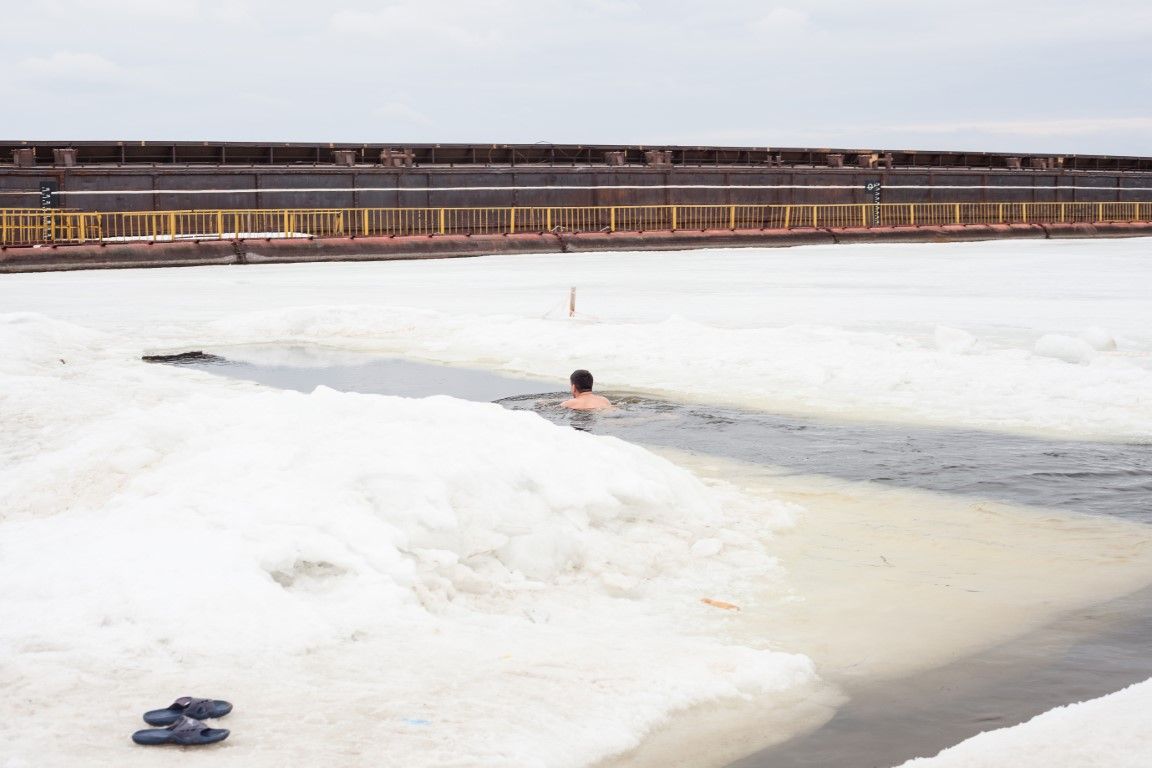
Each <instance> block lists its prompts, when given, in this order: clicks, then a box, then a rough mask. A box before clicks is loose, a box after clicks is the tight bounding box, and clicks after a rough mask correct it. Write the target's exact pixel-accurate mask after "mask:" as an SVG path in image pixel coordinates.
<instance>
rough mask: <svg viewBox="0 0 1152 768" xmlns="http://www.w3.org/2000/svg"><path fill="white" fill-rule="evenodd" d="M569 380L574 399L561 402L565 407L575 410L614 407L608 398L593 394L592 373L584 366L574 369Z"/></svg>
mask: <svg viewBox="0 0 1152 768" xmlns="http://www.w3.org/2000/svg"><path fill="white" fill-rule="evenodd" d="M568 381H569V383H571V384H572V399H571V400H565V401H564V402H563V403H561V405H563V406H564V407H565V408H571V409H572V410H574V411H598V410H601V409H603V408H611V407H612V403H610V402H608V398H606V397H601V396H600V395H594V394H592V374H590V373H589V372H588V371H585V370H584V369H583V368H581V369H580V370H578V371H572V375H571V376H569V377H568Z"/></svg>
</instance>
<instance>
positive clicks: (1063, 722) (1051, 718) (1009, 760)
mask: <svg viewBox="0 0 1152 768" xmlns="http://www.w3.org/2000/svg"><path fill="white" fill-rule="evenodd" d="M1150 709H1152V680H1149V681H1147V682H1144V683H1140V684H1138V685H1133V686H1131V687H1129V688H1126V689H1124V690H1123V691H1117V692H1116V693H1113V694H1111V695H1108V696H1104V697H1102V698H1099V699H1093V700H1092V701H1086V702H1081V703H1078V704H1071V705H1068V706H1065V707H1058V708H1056V709H1053V710H1050V711H1048V712H1045V713H1044V714H1042V715H1038V716H1036V717H1034V718H1033V719H1032V720H1029V721H1028V722H1027V723H1023V724H1021V725H1017V726H1015V727H1013V728H1003V729H1000V730H997V731H988V732H985V733H982V734H980V735H979V736H974V737H972V738H971V739H968V740H967V741H965V742H963V743H961V744H958V745H956V746H955V747H951V748H950V749H946V750H944V751H943V752H941V753H940V754H939V755H937V756H936V757H931V758H920V759H918V760H909V761H908V762H906V763H904V764H903V766H901V768H1003V767H1004V766H1012V768H1052V767H1053V766H1068V768H1072V767H1073V766H1074V767H1075V768H1147V766H1148V765H1149V764H1150V763H1152V728H1149V727H1148V712H1149V710H1150Z"/></svg>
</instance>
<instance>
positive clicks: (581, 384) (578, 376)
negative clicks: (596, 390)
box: [568, 368, 592, 392]
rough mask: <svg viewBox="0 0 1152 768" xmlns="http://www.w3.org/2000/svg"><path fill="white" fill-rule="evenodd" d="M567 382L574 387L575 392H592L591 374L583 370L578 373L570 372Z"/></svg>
mask: <svg viewBox="0 0 1152 768" xmlns="http://www.w3.org/2000/svg"><path fill="white" fill-rule="evenodd" d="M568 381H570V382H572V386H574V387H576V391H577V392H591V391H592V374H591V373H589V372H588V371H586V370H584V369H583V368H581V369H580V370H578V371H572V375H571V376H569V377H568Z"/></svg>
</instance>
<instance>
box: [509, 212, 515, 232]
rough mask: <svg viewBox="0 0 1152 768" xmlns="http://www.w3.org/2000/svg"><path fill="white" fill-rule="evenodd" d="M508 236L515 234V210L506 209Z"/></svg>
mask: <svg viewBox="0 0 1152 768" xmlns="http://www.w3.org/2000/svg"><path fill="white" fill-rule="evenodd" d="M508 234H510V235H514V234H516V209H515V208H509V209H508Z"/></svg>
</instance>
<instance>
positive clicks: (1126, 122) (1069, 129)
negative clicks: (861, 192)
mask: <svg viewBox="0 0 1152 768" xmlns="http://www.w3.org/2000/svg"><path fill="white" fill-rule="evenodd" d="M885 130H889V131H896V132H905V133H927V134H947V133H986V134H992V135H1000V136H1008V135H1017V136H1087V135H1091V134H1096V133H1112V132H1127V131H1133V132H1136V131H1139V132H1142V133H1147V132H1149V131H1152V117H1086V118H1053V119H1048V120H979V121H966V122H938V123H910V124H906V125H893V126H887V127H886V128H885Z"/></svg>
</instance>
